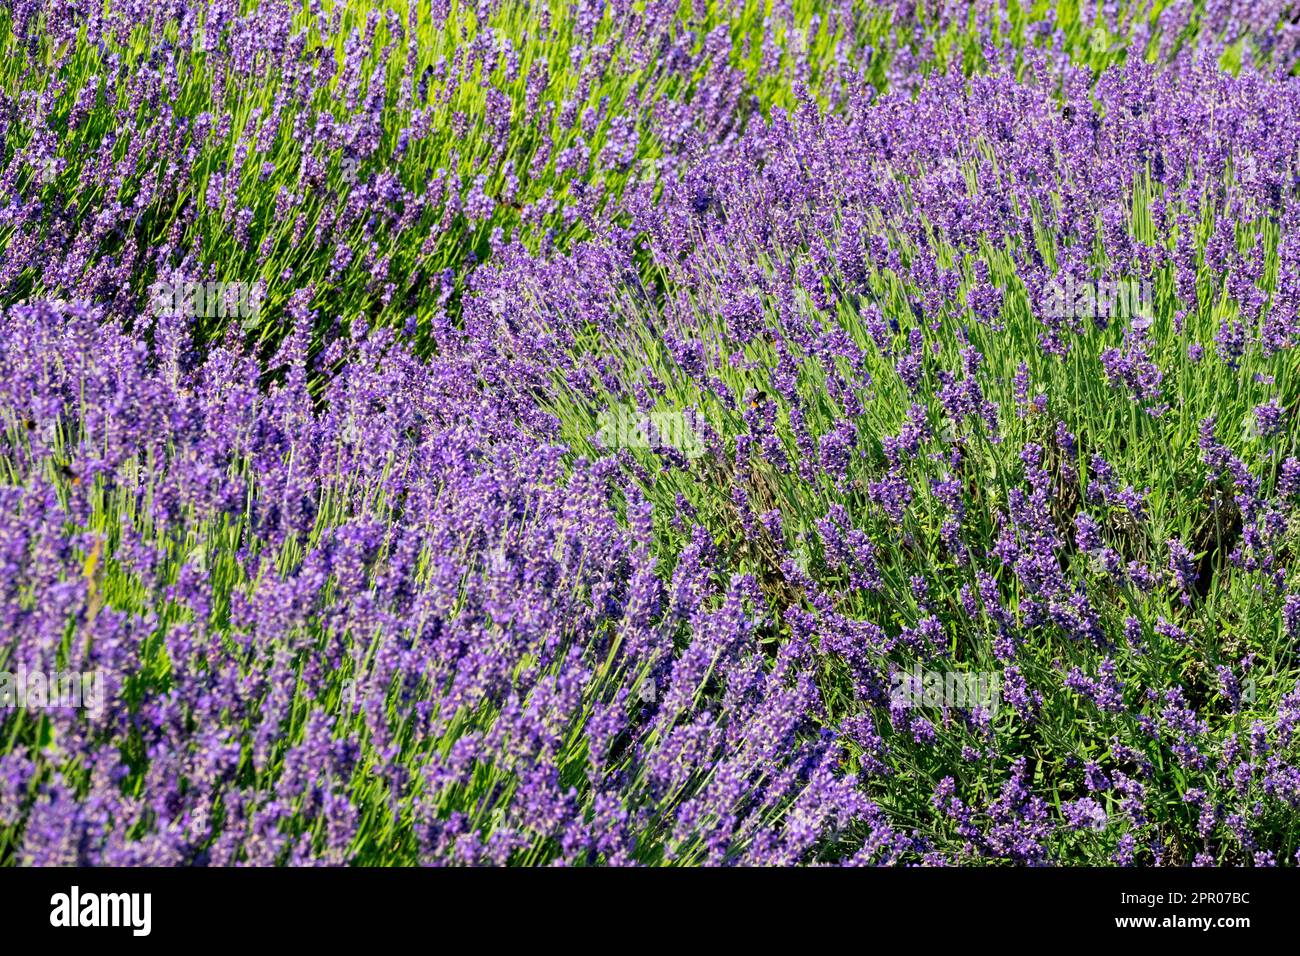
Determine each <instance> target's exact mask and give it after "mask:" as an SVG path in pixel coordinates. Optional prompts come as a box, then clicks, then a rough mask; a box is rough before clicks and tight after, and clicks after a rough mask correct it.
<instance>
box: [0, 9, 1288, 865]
mask: <svg viewBox="0 0 1300 956" xmlns="http://www.w3.org/2000/svg"><path fill="white" fill-rule="evenodd" d="M1294 21H1295V10H1294V6H1293V5H1287V4H1280V3H1279V4H1249V5H1246V4H1243V5H1230V4H1215V3H1189V2H1177V3H1163V2H1154V3H1118V4H1104V5H1098V9H1096V10H1093V9H1091V5H1089V4H1078V5H1073V4H1067V5H1063V6H1061V7H1059V8H1058V5H1055V4H1051V5H1049V4H1019V3H1008V4H1005V5H1003V4H998V3H977V4H956V3H951V4H921V3H897V4H895V3H874V2H853V3H846V4H843V5H839V6H837V7H835V8H834V9H831V10H828V9H824V8H823V7H822V5H817V4H812V3H802V2H795V3H788V4H770V5H769V4H756V3H748V2H739V0H738V2H736V3H703V4H693V5H688V4H677V3H670V4H658V3H653V2H647V3H634V4H622V3H610V4H586V3H584V4H578V5H570V4H548V3H545V2H543V3H482V4H478V5H465V4H460V3H434V4H432V5H414V4H413V5H410V6H407V5H404V4H396V5H386V6H384V7H376V8H371V7H369V6H367V5H364V4H349V3H336V4H334V5H326V4H323V3H314V4H307V5H285V4H276V3H253V2H249V3H243V4H237V3H222V2H205V3H198V4H186V3H174V4H167V5H163V6H158V5H156V4H150V5H147V6H146V7H137V6H135V5H132V4H127V3H117V2H114V3H111V4H109V5H108V6H107V7H106V8H105V9H104V10H103V11H98V10H96V11H89V10H85V9H82V8H81V7H78V6H76V5H69V4H63V3H31V4H10V5H6V7H5V8H4V9H3V10H2V11H0V46H3V48H4V53H5V63H6V64H7V65H6V66H5V67H4V78H3V82H2V83H0V91H3V96H4V100H3V109H0V122H2V123H3V127H2V135H3V143H4V147H3V150H0V166H3V171H0V190H3V192H4V196H5V201H4V203H3V204H0V205H3V210H4V211H3V216H4V220H3V224H4V228H3V230H2V231H0V276H2V279H0V289H3V296H4V302H3V311H0V329H2V330H3V335H0V554H2V555H3V558H2V563H3V573H2V574H0V622H3V623H2V624H0V674H4V675H10V676H12V675H18V674H21V675H24V679H26V676H27V675H52V674H59V673H74V674H83V673H94V674H97V675H99V676H100V677H101V678H102V681H103V699H102V700H97V701H96V702H95V706H82V707H65V706H57V705H55V704H54V702H53V700H52V698H51V697H50V695H48V694H46V693H45V691H44V689H43V690H42V703H40V704H33V697H32V694H31V686H32V685H31V684H30V683H28V684H26V685H25V686H24V688H23V692H24V694H25V695H26V699H25V700H23V699H19V698H20V697H22V696H23V694H17V693H15V690H14V685H13V683H12V682H10V683H9V684H5V683H0V694H5V693H9V694H10V697H9V698H7V699H6V700H4V701H0V704H4V708H3V709H0V863H6V864H20V865H51V864H63V865H69V864H81V865H86V864H114V865H132V864H154V865H187V864H188V865H222V866H224V865H278V864H292V865H305V864H324V865H342V864H358V865H395V864H397V865H403V864H496V865H502V864H521V865H529V864H564V865H731V864H741V865H755V864H780V865H795V864H812V863H836V864H853V865H879V864H902V865H913V864H921V865H985V864H1019V865H1047V864H1061V863H1071V864H1090V865H1112V864H1119V865H1132V864H1139V865H1149V864H1192V863H1194V864H1197V865H1224V864H1226V865H1272V864H1295V863H1297V862H1300V823H1298V822H1297V821H1300V762H1298V760H1300V738H1298V735H1297V729H1298V725H1300V662H1298V661H1297V647H1298V645H1300V562H1298V559H1297V554H1298V551H1297V548H1300V511H1297V509H1298V508H1300V449H1298V448H1297V434H1298V432H1297V429H1296V426H1295V421H1296V416H1297V412H1298V411H1300V376H1298V373H1300V369H1297V358H1296V356H1297V351H1296V348H1297V345H1300V319H1297V308H1298V307H1300V294H1298V292H1300V289H1298V287H1297V284H1296V283H1297V275H1298V274H1300V272H1298V270H1300V229H1298V228H1297V227H1298V226H1300V222H1298V221H1297V215H1298V213H1297V209H1298V208H1300V207H1298V206H1297V203H1300V120H1297V117H1298V116H1300V87H1298V86H1297V80H1296V79H1295V77H1294V75H1293V74H1294V71H1295V66H1296V62H1297V41H1298V40H1300V28H1297V26H1296V24H1295V22H1294ZM232 287H233V288H234V291H235V296H234V299H235V300H236V301H235V305H236V306H237V308H234V309H233V310H232V309H227V308H226V306H227V305H229V304H230V301H229V300H228V296H227V293H229V292H231V289H232Z"/></svg>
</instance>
